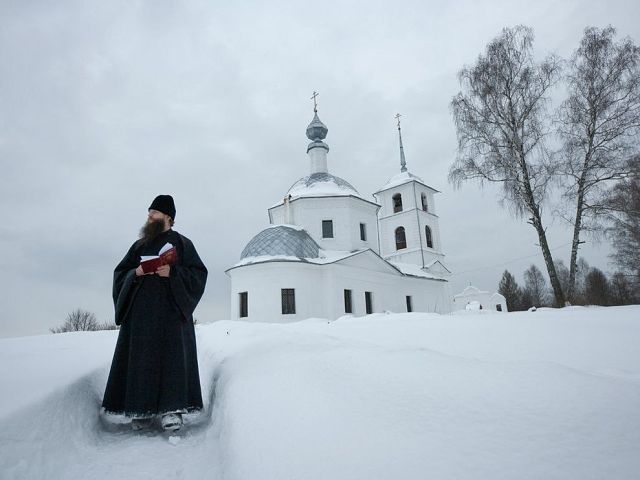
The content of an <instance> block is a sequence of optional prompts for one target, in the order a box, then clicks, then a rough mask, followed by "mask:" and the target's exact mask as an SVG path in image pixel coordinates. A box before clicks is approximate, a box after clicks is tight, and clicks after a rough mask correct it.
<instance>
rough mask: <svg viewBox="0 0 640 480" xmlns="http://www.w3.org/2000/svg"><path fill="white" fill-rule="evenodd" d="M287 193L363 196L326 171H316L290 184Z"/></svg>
mask: <svg viewBox="0 0 640 480" xmlns="http://www.w3.org/2000/svg"><path fill="white" fill-rule="evenodd" d="M287 195H291V197H292V198H297V197H335V196H349V195H352V196H355V197H359V198H363V197H362V196H361V195H360V194H359V193H358V191H357V190H356V189H355V188H354V187H353V185H351V184H350V183H349V182H347V181H346V180H343V179H342V178H340V177H336V176H335V175H331V174H330V173H326V172H316V173H312V174H311V175H307V176H306V177H303V178H301V179H300V180H298V181H297V182H296V183H294V184H293V185H291V188H289V191H288V192H287Z"/></svg>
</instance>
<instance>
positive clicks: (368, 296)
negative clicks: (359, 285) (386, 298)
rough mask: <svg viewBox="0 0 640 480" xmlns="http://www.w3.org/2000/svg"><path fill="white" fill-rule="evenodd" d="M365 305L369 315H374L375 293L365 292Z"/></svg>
mask: <svg viewBox="0 0 640 480" xmlns="http://www.w3.org/2000/svg"><path fill="white" fill-rule="evenodd" d="M364 305H365V308H366V312H367V314H369V313H373V293H371V292H364Z"/></svg>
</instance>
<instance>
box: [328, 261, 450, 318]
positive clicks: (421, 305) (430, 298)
mask: <svg viewBox="0 0 640 480" xmlns="http://www.w3.org/2000/svg"><path fill="white" fill-rule="evenodd" d="M329 267H331V275H330V279H331V280H330V283H329V285H330V287H329V294H330V296H331V299H332V300H331V302H330V304H331V307H330V309H331V318H333V319H335V318H339V317H341V316H343V315H345V311H344V290H345V289H349V290H352V298H353V316H356V317H359V316H363V315H366V306H365V294H364V292H365V291H370V292H372V293H373V311H374V313H381V312H384V311H392V312H406V311H407V305H406V296H407V295H409V296H411V297H412V303H413V311H414V312H437V313H449V312H450V311H451V295H450V293H449V285H448V283H447V282H439V281H432V280H426V279H419V278H414V277H406V276H400V275H399V274H393V273H384V272H376V271H372V270H368V269H360V268H353V267H349V266H345V265H340V264H332V265H329Z"/></svg>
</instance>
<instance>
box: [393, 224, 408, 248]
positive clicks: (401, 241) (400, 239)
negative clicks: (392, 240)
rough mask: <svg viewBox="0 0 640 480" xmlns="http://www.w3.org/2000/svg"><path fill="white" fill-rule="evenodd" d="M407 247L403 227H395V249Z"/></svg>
mask: <svg viewBox="0 0 640 480" xmlns="http://www.w3.org/2000/svg"><path fill="white" fill-rule="evenodd" d="M403 248H407V237H406V235H405V233H404V227H398V228H396V250H402V249H403Z"/></svg>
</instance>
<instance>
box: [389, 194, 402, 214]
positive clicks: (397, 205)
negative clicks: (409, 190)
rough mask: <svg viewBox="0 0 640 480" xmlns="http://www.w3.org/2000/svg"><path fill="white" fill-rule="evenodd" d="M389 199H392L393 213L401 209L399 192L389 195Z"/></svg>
mask: <svg viewBox="0 0 640 480" xmlns="http://www.w3.org/2000/svg"><path fill="white" fill-rule="evenodd" d="M391 200H393V213H397V212H401V211H402V195H400V194H399V193H396V194H395V195H394V196H393V197H391Z"/></svg>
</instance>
